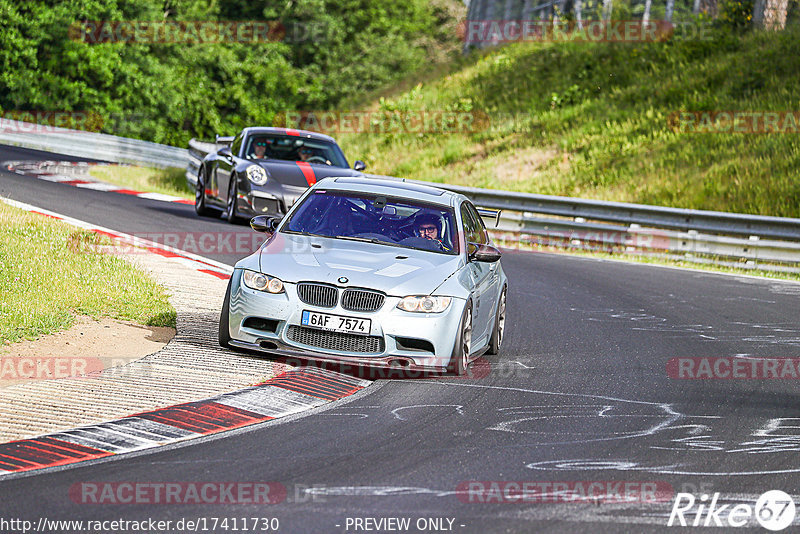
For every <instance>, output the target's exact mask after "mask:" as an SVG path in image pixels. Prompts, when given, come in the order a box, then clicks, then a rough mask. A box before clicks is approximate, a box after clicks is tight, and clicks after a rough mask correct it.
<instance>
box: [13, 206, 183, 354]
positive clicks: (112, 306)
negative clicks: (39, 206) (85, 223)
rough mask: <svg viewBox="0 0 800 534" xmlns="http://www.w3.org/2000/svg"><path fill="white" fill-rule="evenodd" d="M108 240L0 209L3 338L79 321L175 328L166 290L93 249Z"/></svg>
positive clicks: (32, 336) (27, 336)
mask: <svg viewBox="0 0 800 534" xmlns="http://www.w3.org/2000/svg"><path fill="white" fill-rule="evenodd" d="M104 240H106V238H104V237H101V236H99V235H98V234H95V233H92V232H88V231H86V230H80V229H76V228H73V227H71V226H68V225H66V224H64V223H61V222H58V221H54V220H51V219H48V218H45V217H42V216H41V215H35V214H31V213H28V212H25V211H23V210H20V209H18V208H13V207H11V206H8V205H6V204H3V203H0V294H2V299H1V300H0V340H2V341H4V342H5V341H8V342H14V341H18V340H20V339H35V338H36V337H38V336H40V335H43V334H50V333H53V332H56V331H59V330H64V329H66V328H69V327H70V326H71V325H72V321H73V317H74V316H75V315H89V316H92V317H95V318H97V317H100V316H107V317H112V318H115V319H127V320H131V321H135V322H137V323H140V324H145V325H148V326H170V327H173V328H174V327H175V319H176V315H175V309H174V308H173V307H172V305H170V303H169V301H168V300H167V295H166V293H165V291H164V289H163V288H162V287H161V286H159V285H158V284H156V283H155V282H154V281H153V280H152V279H151V278H150V277H149V276H148V275H147V274H145V273H144V272H142V271H140V270H139V269H137V268H135V267H134V266H133V265H131V264H130V263H128V262H126V261H124V260H122V259H120V258H117V257H115V256H111V255H108V254H100V253H94V252H90V251H88V249H89V248H90V247H87V246H85V245H86V244H104ZM108 243H110V241H109V242H108Z"/></svg>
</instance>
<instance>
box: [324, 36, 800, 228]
mask: <svg viewBox="0 0 800 534" xmlns="http://www.w3.org/2000/svg"><path fill="white" fill-rule="evenodd" d="M798 42H800V31H799V30H798V28H797V27H796V26H795V27H792V28H790V29H787V30H785V31H784V32H780V33H761V32H750V33H747V34H744V35H740V34H736V33H732V32H730V31H726V32H719V33H716V32H715V33H713V34H712V38H711V39H710V40H708V41H690V40H672V41H667V42H663V43H649V44H648V43H644V44H643V43H637V44H630V43H592V44H589V43H557V44H556V43H549V44H547V43H523V44H515V45H509V46H505V47H502V48H497V49H494V50H491V51H489V52H486V53H477V54H475V55H473V56H471V57H470V58H468V59H467V61H466V62H465V64H464V65H462V66H460V67H458V68H456V69H454V70H453V71H452V72H450V73H449V74H447V75H442V76H440V77H439V78H437V79H435V80H431V81H429V82H427V83H425V84H421V85H418V86H417V87H416V88H413V89H411V90H409V91H405V92H403V93H402V94H399V95H395V96H394V97H393V98H390V99H384V100H382V101H381V102H375V103H373V106H374V108H375V109H383V110H428V111H435V110H456V111H459V110H460V111H470V110H471V111H475V112H485V113H487V114H488V115H489V116H490V118H491V122H490V127H488V128H486V129H484V130H483V131H478V132H475V133H454V134H437V133H427V134H402V133H400V134H391V135H379V136H376V135H372V134H339V135H338V138H339V141H340V142H341V144H342V146H343V148H344V149H345V151H346V153H347V154H348V155H349V156H350V157H351V159H355V158H357V157H364V158H365V159H366V161H367V163H368V165H369V170H370V171H371V172H375V173H381V174H389V175H394V176H404V177H410V178H417V179H423V180H431V181H438V182H447V183H455V184H465V185H472V186H478V187H489V188H497V189H509V190H516V191H527V192H534V193H544V194H554V195H569V196H577V197H585V198H596V199H607V200H619V201H628V202H637V203H646V204H660V205H667V206H677V207H687V208H698V209H711V210H723V211H735V212H744V213H761V214H770V215H780V216H791V217H800V134H798V133H782V134H779V133H772V134H768V133H761V134H748V133H690V132H686V131H681V129H680V128H679V127H677V126H676V124H675V123H674V122H672V123H671V122H670V116H671V114H673V113H674V112H677V111H714V110H720V111H737V110H750V111H798V110H800V84H798V83H797V81H798V73H800V54H798V53H797V43H798Z"/></svg>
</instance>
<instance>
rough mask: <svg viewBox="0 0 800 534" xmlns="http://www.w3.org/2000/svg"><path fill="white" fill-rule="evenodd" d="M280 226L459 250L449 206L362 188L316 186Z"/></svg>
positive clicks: (345, 237) (301, 231)
mask: <svg viewBox="0 0 800 534" xmlns="http://www.w3.org/2000/svg"><path fill="white" fill-rule="evenodd" d="M281 231H282V232H286V233H290V234H303V235H314V236H320V237H330V238H334V239H342V240H351V241H365V242H370V243H376V244H381V245H389V246H395V247H401V248H410V249H415V250H426V251H430V252H438V253H440V254H458V238H457V235H458V233H457V231H456V223H455V216H454V215H453V211H452V210H451V209H450V208H447V207H443V206H434V205H430V204H424V203H421V202H416V201H413V200H410V199H397V198H393V197H385V196H379V195H372V194H365V193H354V192H349V191H326V190H318V191H314V192H313V193H312V194H310V195H309V196H307V197H306V198H305V199H304V200H303V203H302V204H301V205H300V206H298V207H297V209H296V210H295V211H294V213H293V214H292V215H291V218H290V219H289V221H288V222H287V223H286V224H284V225H283V228H282V229H281Z"/></svg>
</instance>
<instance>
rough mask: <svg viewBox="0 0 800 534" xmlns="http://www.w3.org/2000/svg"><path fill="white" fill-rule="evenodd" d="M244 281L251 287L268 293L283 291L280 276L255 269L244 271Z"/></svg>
mask: <svg viewBox="0 0 800 534" xmlns="http://www.w3.org/2000/svg"><path fill="white" fill-rule="evenodd" d="M242 282H243V283H244V285H246V286H247V287H249V288H250V289H255V290H257V291H266V292H267V293H283V282H282V281H281V279H280V278H275V277H272V276H267V275H266V274H262V273H257V272H255V271H243V272H242Z"/></svg>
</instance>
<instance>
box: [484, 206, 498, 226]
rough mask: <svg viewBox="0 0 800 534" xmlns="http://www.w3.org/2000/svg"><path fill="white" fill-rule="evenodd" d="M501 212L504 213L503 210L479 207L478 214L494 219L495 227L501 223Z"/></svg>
mask: <svg viewBox="0 0 800 534" xmlns="http://www.w3.org/2000/svg"><path fill="white" fill-rule="evenodd" d="M500 213H502V210H492V209H488V208H478V215H480V216H481V218H483V219H494V225H495V227H497V225H499V224H500Z"/></svg>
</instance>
